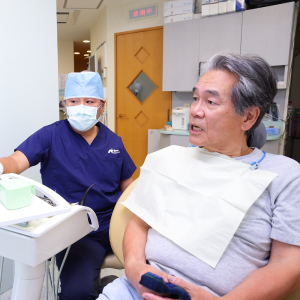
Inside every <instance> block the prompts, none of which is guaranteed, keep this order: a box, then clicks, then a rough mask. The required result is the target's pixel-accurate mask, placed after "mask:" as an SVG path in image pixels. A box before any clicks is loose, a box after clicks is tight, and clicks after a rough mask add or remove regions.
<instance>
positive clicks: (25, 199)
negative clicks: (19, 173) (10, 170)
mask: <svg viewBox="0 0 300 300" xmlns="http://www.w3.org/2000/svg"><path fill="white" fill-rule="evenodd" d="M31 193H33V194H34V195H35V188H34V185H32V184H30V183H28V182H27V181H26V180H23V179H6V180H0V202H1V203H2V204H3V205H4V206H5V208H6V209H9V210H14V209H19V208H22V207H25V206H28V205H30V204H31V203H32V200H31Z"/></svg>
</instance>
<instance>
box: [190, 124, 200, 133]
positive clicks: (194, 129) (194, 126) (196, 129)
mask: <svg viewBox="0 0 300 300" xmlns="http://www.w3.org/2000/svg"><path fill="white" fill-rule="evenodd" d="M192 130H193V131H197V132H200V131H203V129H201V128H200V127H198V126H196V125H192Z"/></svg>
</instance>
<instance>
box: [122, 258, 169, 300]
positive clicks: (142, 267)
mask: <svg viewBox="0 0 300 300" xmlns="http://www.w3.org/2000/svg"><path fill="white" fill-rule="evenodd" d="M147 272H151V273H154V274H156V275H158V276H160V277H162V278H163V280H164V281H165V282H169V281H168V279H167V278H168V275H167V274H166V273H164V272H161V271H159V270H158V269H156V268H155V267H153V266H150V265H147V264H145V263H144V264H141V263H134V264H132V266H131V268H130V270H128V269H127V270H126V276H127V279H128V280H129V282H130V283H131V284H132V286H133V287H134V288H135V289H136V290H137V292H138V293H139V295H140V296H141V297H142V294H143V293H152V294H155V295H158V294H157V293H155V292H153V291H151V290H149V289H147V288H146V287H144V286H142V285H140V284H139V282H140V280H141V277H142V275H144V274H145V273H147Z"/></svg>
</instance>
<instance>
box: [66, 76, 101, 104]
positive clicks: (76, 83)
mask: <svg viewBox="0 0 300 300" xmlns="http://www.w3.org/2000/svg"><path fill="white" fill-rule="evenodd" d="M70 98H97V99H101V100H104V94H103V86H102V81H101V78H100V75H99V74H98V73H97V72H82V73H70V74H68V79H67V82H66V87H65V98H64V99H65V100H66V99H70Z"/></svg>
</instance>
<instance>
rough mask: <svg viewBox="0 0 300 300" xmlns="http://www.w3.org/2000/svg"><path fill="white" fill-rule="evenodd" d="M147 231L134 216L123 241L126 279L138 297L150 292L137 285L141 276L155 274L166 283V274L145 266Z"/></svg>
mask: <svg viewBox="0 0 300 300" xmlns="http://www.w3.org/2000/svg"><path fill="white" fill-rule="evenodd" d="M149 229H150V226H149V225H148V224H147V223H145V222H144V221H143V220H142V219H140V218H139V217H138V216H135V215H134V216H133V217H132V219H131V220H130V222H129V223H128V225H127V227H126V230H125V234H124V239H123V255H124V261H125V273H126V277H127V279H128V280H129V282H130V283H131V284H132V286H133V287H134V288H135V289H136V290H137V291H138V293H139V294H140V295H142V293H144V292H150V290H148V289H146V288H144V287H142V286H141V285H140V284H139V281H140V279H141V276H142V275H143V274H145V273H147V272H152V273H155V274H157V275H159V276H161V277H163V278H164V280H165V281H166V282H167V274H165V273H163V272H161V271H159V270H158V269H156V268H155V267H152V266H150V265H148V264H146V257H145V247H146V242H147V234H148V230H149Z"/></svg>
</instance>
